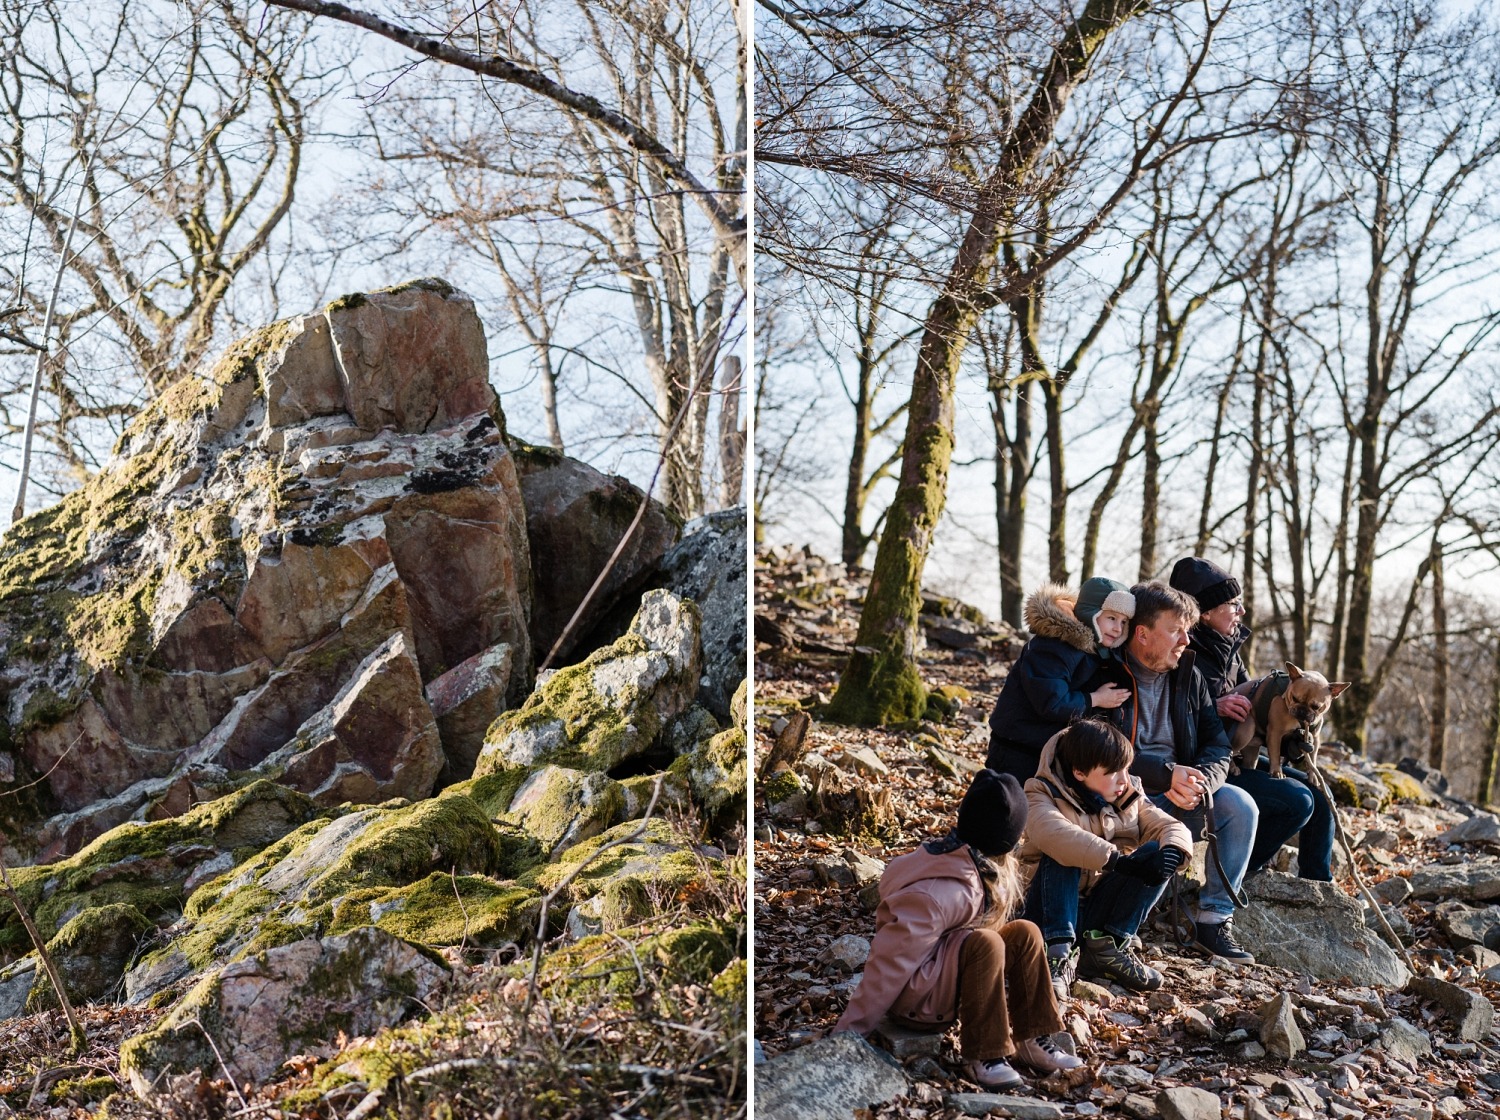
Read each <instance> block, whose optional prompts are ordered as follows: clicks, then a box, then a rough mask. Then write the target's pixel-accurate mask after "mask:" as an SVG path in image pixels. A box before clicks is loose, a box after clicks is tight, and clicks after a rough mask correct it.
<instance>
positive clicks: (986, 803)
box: [956, 769, 1026, 856]
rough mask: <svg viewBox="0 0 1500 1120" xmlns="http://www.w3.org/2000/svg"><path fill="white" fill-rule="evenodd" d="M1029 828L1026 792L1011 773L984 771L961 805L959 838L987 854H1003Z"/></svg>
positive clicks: (959, 808)
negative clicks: (1022, 790) (1022, 831)
mask: <svg viewBox="0 0 1500 1120" xmlns="http://www.w3.org/2000/svg"><path fill="white" fill-rule="evenodd" d="M1025 827H1026V795H1025V794H1024V793H1022V792H1021V783H1020V782H1018V781H1016V779H1015V777H1014V776H1013V775H1011V774H1001V773H998V772H997V771H994V770H989V769H985V770H981V771H980V772H979V773H977V774H975V775H974V780H973V781H972V782H970V783H969V791H968V792H967V793H965V794H964V799H963V801H962V802H961V803H960V804H959V806H958V828H957V830H956V831H957V832H958V838H959V839H960V840H962V841H963V842H964V843H965V844H968V845H969V846H970V847H972V848H976V849H978V850H979V851H981V852H983V853H984V854H985V855H987V856H1003V855H1004V854H1005V853H1006V852H1008V851H1010V850H1011V849H1012V848H1014V847H1015V846H1016V843H1017V842H1018V841H1019V840H1020V839H1021V830H1022V829H1024V828H1025Z"/></svg>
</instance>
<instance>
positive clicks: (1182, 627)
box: [1130, 611, 1188, 673]
mask: <svg viewBox="0 0 1500 1120" xmlns="http://www.w3.org/2000/svg"><path fill="white" fill-rule="evenodd" d="M1187 632H1188V628H1187V619H1185V618H1183V617H1182V616H1181V615H1180V614H1174V613H1173V612H1171V611H1163V612H1162V613H1161V614H1159V615H1157V616H1156V621H1155V622H1153V623H1152V624H1151V625H1150V626H1137V627H1136V628H1135V630H1134V631H1133V632H1132V633H1131V635H1130V652H1131V653H1133V654H1134V655H1135V659H1136V660H1137V661H1139V662H1140V663H1141V664H1142V665H1144V666H1145V667H1146V668H1148V669H1151V670H1152V671H1154V672H1157V673H1165V672H1166V671H1167V670H1168V669H1175V668H1177V662H1178V661H1179V660H1181V658H1182V651H1183V650H1185V649H1187V646H1188V633H1187Z"/></svg>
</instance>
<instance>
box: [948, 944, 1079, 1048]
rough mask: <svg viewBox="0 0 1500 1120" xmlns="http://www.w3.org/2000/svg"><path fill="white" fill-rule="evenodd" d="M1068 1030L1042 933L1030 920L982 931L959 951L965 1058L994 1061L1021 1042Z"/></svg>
mask: <svg viewBox="0 0 1500 1120" xmlns="http://www.w3.org/2000/svg"><path fill="white" fill-rule="evenodd" d="M1062 1029H1063V1021H1062V1016H1061V1015H1060V1014H1059V1013H1058V1010H1057V996H1056V995H1055V994H1054V993H1053V991H1052V977H1051V975H1050V974H1049V973H1048V971H1047V944H1046V942H1044V941H1043V940H1042V931H1041V930H1040V929H1038V928H1037V927H1036V926H1035V925H1034V924H1033V923H1031V922H1027V921H1014V922H1006V923H1005V925H1003V926H1001V927H1000V928H999V929H998V930H993V929H976V930H974V931H973V932H972V933H970V934H969V936H968V937H965V938H964V942H963V945H962V946H960V948H959V951H958V1040H959V1050H960V1051H961V1052H962V1054H963V1057H964V1060H965V1061H970V1062H993V1061H994V1060H996V1059H997V1058H1003V1057H1005V1056H1007V1055H1008V1054H1010V1053H1012V1052H1013V1051H1014V1050H1015V1043H1016V1041H1017V1040H1021V1041H1024V1040H1026V1039H1028V1038H1036V1037H1037V1036H1039V1035H1044V1034H1055V1033H1056V1032H1058V1031H1060V1030H1062Z"/></svg>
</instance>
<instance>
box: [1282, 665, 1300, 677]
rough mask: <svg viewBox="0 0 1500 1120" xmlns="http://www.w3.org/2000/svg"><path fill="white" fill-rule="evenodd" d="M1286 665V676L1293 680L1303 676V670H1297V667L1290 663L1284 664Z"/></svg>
mask: <svg viewBox="0 0 1500 1120" xmlns="http://www.w3.org/2000/svg"><path fill="white" fill-rule="evenodd" d="M1284 664H1285V665H1286V674H1287V676H1289V677H1291V678H1292V680H1296V679H1297V678H1298V677H1300V676H1302V670H1301V669H1299V668H1297V666H1295V665H1293V664H1292V663H1291V662H1290V661H1287V662H1284Z"/></svg>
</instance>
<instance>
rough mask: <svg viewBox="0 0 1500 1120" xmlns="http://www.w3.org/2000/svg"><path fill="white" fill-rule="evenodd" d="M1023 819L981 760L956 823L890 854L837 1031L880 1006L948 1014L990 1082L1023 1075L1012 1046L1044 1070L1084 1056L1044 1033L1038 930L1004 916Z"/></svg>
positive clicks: (1008, 789) (893, 1013)
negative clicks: (870, 938) (858, 974)
mask: <svg viewBox="0 0 1500 1120" xmlns="http://www.w3.org/2000/svg"><path fill="white" fill-rule="evenodd" d="M1025 825H1026V798H1025V795H1024V794H1022V792H1021V786H1020V784H1019V783H1018V782H1017V781H1016V780H1015V778H1013V777H1012V776H1011V775H1009V774H998V773H996V772H995V771H993V770H981V771H980V772H979V773H978V774H976V775H975V776H974V781H973V783H972V784H971V785H970V786H969V790H968V792H967V793H966V794H964V799H963V802H962V804H961V805H960V806H959V809H958V825H957V827H956V828H955V829H954V830H953V832H951V833H950V834H949V835H948V836H945V837H942V838H941V839H937V840H929V841H927V842H926V843H925V844H923V845H922V846H921V847H919V848H918V849H917V850H916V851H914V852H910V853H908V854H907V855H904V856H898V857H897V858H896V859H893V860H892V861H891V862H890V864H889V865H888V866H887V867H886V869H885V874H884V875H882V876H881V877H880V907H879V909H878V910H877V911H876V913H875V940H874V942H873V943H872V944H871V946H870V956H869V959H868V960H867V961H866V962H865V971H864V977H863V978H862V979H861V981H860V984H859V988H858V989H857V990H856V991H855V993H854V998H853V999H851V1000H850V1001H849V1006H848V1007H847V1008H846V1009H845V1011H844V1014H843V1016H842V1017H841V1018H840V1019H839V1021H838V1026H837V1027H835V1028H834V1029H835V1030H840V1031H856V1032H858V1033H859V1034H864V1035H867V1034H869V1033H870V1032H871V1031H873V1030H874V1029H875V1027H876V1026H877V1025H878V1024H879V1022H880V1020H881V1019H882V1018H883V1017H884V1016H887V1015H889V1016H890V1017H891V1019H893V1020H894V1021H896V1022H897V1023H899V1024H901V1025H903V1026H906V1027H914V1028H916V1029H919V1030H921V1029H932V1028H934V1027H944V1026H947V1025H949V1024H951V1023H952V1022H953V1021H954V1020H955V1019H957V1020H958V1024H959V1051H960V1053H961V1054H962V1055H963V1058H964V1060H965V1061H966V1062H967V1063H968V1066H969V1075H970V1076H971V1077H972V1078H973V1079H974V1080H975V1081H977V1082H978V1083H979V1084H980V1085H983V1086H985V1087H986V1088H991V1089H1005V1088H1013V1087H1015V1086H1017V1085H1020V1084H1022V1081H1023V1079H1022V1077H1021V1075H1020V1074H1019V1073H1017V1072H1016V1071H1015V1069H1014V1068H1012V1066H1011V1065H1010V1063H1009V1062H1008V1061H1007V1060H1006V1059H1007V1058H1010V1057H1014V1058H1016V1059H1017V1060H1018V1061H1020V1062H1023V1063H1024V1064H1026V1065H1028V1066H1030V1067H1032V1068H1033V1069H1036V1070H1039V1071H1042V1072H1051V1071H1053V1070H1058V1069H1075V1068H1077V1067H1078V1066H1081V1065H1082V1064H1083V1063H1082V1062H1081V1061H1080V1060H1079V1059H1078V1058H1076V1057H1074V1056H1073V1055H1071V1054H1066V1053H1063V1052H1062V1051H1060V1050H1058V1049H1057V1048H1056V1047H1055V1046H1054V1045H1053V1043H1052V1040H1051V1038H1050V1037H1049V1036H1050V1035H1052V1034H1055V1033H1056V1032H1058V1031H1060V1030H1062V1029H1063V1023H1062V1016H1061V1015H1059V1014H1058V1010H1057V997H1056V996H1055V995H1054V994H1053V991H1052V983H1051V979H1050V977H1049V974H1048V971H1047V960H1046V946H1045V944H1044V943H1043V941H1042V935H1041V931H1040V930H1039V929H1037V927H1036V926H1035V925H1033V924H1032V923H1031V922H1027V921H1010V920H1009V918H1010V914H1011V912H1012V911H1013V910H1014V909H1015V907H1016V904H1017V903H1018V902H1019V901H1020V879H1019V874H1018V870H1017V867H1016V861H1015V858H1014V857H1013V856H1012V855H1010V854H1009V853H1010V851H1011V849H1013V848H1014V847H1015V846H1016V843H1017V841H1018V840H1019V839H1020V836H1021V830H1022V829H1023V828H1024V827H1025ZM1017 1039H1019V1040H1020V1041H1016V1040H1017Z"/></svg>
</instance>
